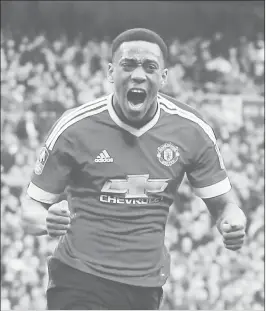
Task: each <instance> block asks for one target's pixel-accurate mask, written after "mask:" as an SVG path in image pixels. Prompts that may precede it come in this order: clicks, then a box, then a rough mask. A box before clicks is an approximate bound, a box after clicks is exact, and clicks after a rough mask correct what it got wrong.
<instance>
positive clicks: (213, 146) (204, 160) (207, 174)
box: [186, 124, 231, 199]
mask: <svg viewBox="0 0 266 311" xmlns="http://www.w3.org/2000/svg"><path fill="white" fill-rule="evenodd" d="M192 154H193V158H192V159H191V163H190V165H189V167H188V169H187V172H186V173H187V177H188V180H189V182H190V183H191V185H192V187H193V190H194V192H195V194H196V195H197V196H199V197H200V198H202V199H207V198H212V197H216V196H219V195H222V194H224V193H226V192H228V191H229V190H230V189H231V184H230V181H229V178H228V176H227V173H226V169H225V166H224V163H223V159H222V156H221V153H220V151H219V148H218V145H217V141H216V138H215V135H214V133H213V131H212V129H211V127H210V126H208V125H207V124H206V128H205V131H204V130H202V129H200V130H199V131H198V132H197V133H196V135H195V140H194V142H193V150H192Z"/></svg>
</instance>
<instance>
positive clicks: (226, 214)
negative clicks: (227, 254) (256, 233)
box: [204, 190, 247, 250]
mask: <svg viewBox="0 0 266 311" xmlns="http://www.w3.org/2000/svg"><path fill="white" fill-rule="evenodd" d="M204 202H205V204H206V205H207V207H208V210H209V212H210V214H211V215H212V217H213V218H214V220H215V222H216V226H217V228H218V230H219V232H220V233H221V234H222V236H223V238H224V243H225V246H226V248H228V249H231V250H237V249H240V248H241V246H242V244H243V242H244V236H245V227H246V222H247V220H246V216H245V214H244V212H243V211H242V210H241V209H240V207H239V206H238V205H237V204H236V202H235V200H234V196H233V193H232V190H231V191H229V192H227V193H225V194H223V195H220V196H217V197H214V198H209V199H204Z"/></svg>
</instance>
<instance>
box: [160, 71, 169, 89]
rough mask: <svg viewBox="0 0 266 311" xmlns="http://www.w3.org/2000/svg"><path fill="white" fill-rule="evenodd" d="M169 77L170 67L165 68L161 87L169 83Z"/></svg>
mask: <svg viewBox="0 0 266 311" xmlns="http://www.w3.org/2000/svg"><path fill="white" fill-rule="evenodd" d="M167 77H168V69H167V68H165V69H163V72H162V76H161V87H163V86H164V85H165V84H166V83H167Z"/></svg>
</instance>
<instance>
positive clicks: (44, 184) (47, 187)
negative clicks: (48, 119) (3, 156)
mask: <svg viewBox="0 0 266 311" xmlns="http://www.w3.org/2000/svg"><path fill="white" fill-rule="evenodd" d="M52 133H53V132H52ZM51 135H52V134H51ZM51 135H50V136H48V139H47V140H46V142H45V144H44V146H43V147H42V148H41V150H40V153H39V157H38V159H37V162H36V164H35V168H34V172H33V174H32V178H31V182H30V184H29V187H28V189H27V193H28V195H29V196H30V197H31V198H32V199H34V200H36V201H39V202H43V203H48V204H53V203H55V202H57V201H58V200H59V198H60V195H61V194H62V193H63V192H64V190H65V188H66V186H67V184H68V180H69V175H70V173H71V171H72V170H73V166H74V155H73V150H75V148H74V147H73V144H72V143H71V140H70V139H69V138H68V137H67V135H66V134H65V132H64V133H63V134H62V135H60V136H59V137H57V139H56V142H55V141H54V140H52V143H50V142H51Z"/></svg>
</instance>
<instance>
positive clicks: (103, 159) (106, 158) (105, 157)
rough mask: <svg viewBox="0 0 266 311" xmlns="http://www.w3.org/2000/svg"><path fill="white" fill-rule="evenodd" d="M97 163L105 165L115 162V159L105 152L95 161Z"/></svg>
mask: <svg viewBox="0 0 266 311" xmlns="http://www.w3.org/2000/svg"><path fill="white" fill-rule="evenodd" d="M94 162H96V163H103V162H114V159H113V158H111V157H110V156H109V154H108V152H107V151H106V150H103V151H102V152H101V153H100V154H99V155H98V156H97V157H96V159H95V160H94Z"/></svg>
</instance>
